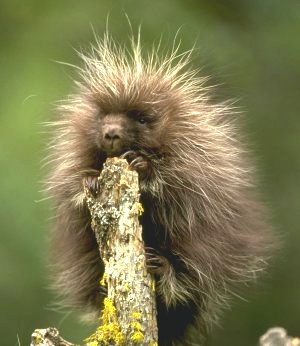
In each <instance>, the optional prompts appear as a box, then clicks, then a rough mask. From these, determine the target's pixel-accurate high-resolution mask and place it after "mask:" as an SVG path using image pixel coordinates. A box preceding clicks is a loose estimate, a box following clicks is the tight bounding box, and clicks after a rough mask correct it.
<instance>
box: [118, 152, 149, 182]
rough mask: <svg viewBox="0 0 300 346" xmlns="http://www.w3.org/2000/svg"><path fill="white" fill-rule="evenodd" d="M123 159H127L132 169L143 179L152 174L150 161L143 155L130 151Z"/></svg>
mask: <svg viewBox="0 0 300 346" xmlns="http://www.w3.org/2000/svg"><path fill="white" fill-rule="evenodd" d="M121 157H122V158H123V159H126V160H127V161H128V162H129V164H130V167H132V169H134V170H136V171H137V172H138V173H139V174H140V175H141V177H142V178H145V177H147V176H149V175H150V174H151V165H150V161H149V160H148V158H147V157H146V156H144V155H142V154H141V153H139V152H136V151H133V150H130V151H127V152H126V153H124V154H123V155H122V156H121Z"/></svg>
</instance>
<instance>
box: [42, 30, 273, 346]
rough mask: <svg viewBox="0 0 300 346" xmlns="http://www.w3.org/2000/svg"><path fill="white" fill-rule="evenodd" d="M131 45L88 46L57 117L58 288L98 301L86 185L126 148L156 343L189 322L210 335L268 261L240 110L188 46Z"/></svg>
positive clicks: (87, 302) (183, 339) (181, 336)
mask: <svg viewBox="0 0 300 346" xmlns="http://www.w3.org/2000/svg"><path fill="white" fill-rule="evenodd" d="M130 47H131V48H129V49H127V48H125V47H124V46H123V45H121V44H118V43H116V42H114V41H113V39H112V38H110V36H109V35H106V36H105V38H104V39H103V40H99V41H98V42H97V44H96V45H95V46H94V47H93V48H92V50H91V52H90V53H86V54H82V53H81V54H80V55H81V58H82V61H83V66H82V67H81V68H79V71H80V73H79V74H80V80H79V81H77V82H76V91H75V93H74V94H73V95H71V96H70V97H69V98H68V100H67V101H65V102H63V103H62V105H61V106H60V111H59V113H60V116H59V118H58V119H57V120H55V121H54V122H53V123H52V125H53V127H54V129H53V139H52V142H51V144H50V145H49V151H50V156H49V158H48V161H49V165H50V167H51V173H50V175H49V177H48V179H47V189H48V193H49V194H50V196H51V197H53V200H54V206H55V215H56V219H55V220H56V221H55V227H54V232H53V242H52V248H53V251H54V254H55V255H54V256H53V257H52V258H53V261H55V263H54V268H55V270H54V272H55V275H56V284H55V286H56V289H57V291H58V293H59V294H60V295H61V297H62V298H64V301H65V304H67V305H68V306H71V307H84V308H85V309H86V310H87V311H92V310H94V309H95V308H96V309H97V307H98V309H99V306H100V304H101V302H102V300H103V294H102V292H101V290H99V280H100V278H101V276H102V274H103V271H104V268H103V265H101V258H100V255H99V250H98V246H97V243H96V240H95V236H94V234H93V232H92V230H91V225H90V215H89V212H88V209H87V206H86V205H85V203H84V201H83V200H82V198H81V196H82V183H83V181H85V183H86V184H89V186H90V187H91V188H93V186H95V184H96V177H97V176H98V175H99V171H101V169H102V167H103V163H104V162H105V160H106V158H107V157H112V156H123V157H125V158H126V159H127V160H128V161H129V163H130V164H131V166H132V167H133V168H134V169H136V170H137V171H138V173H139V177H140V188H141V202H142V204H143V207H144V210H145V212H144V214H143V216H142V217H141V223H142V226H143V237H144V241H145V244H146V249H147V259H148V260H147V261H148V266H149V269H150V270H151V271H152V272H153V273H154V275H155V278H156V282H157V309H158V328H159V344H160V345H166V346H168V345H185V344H186V345H189V341H188V340H189V338H188V335H189V331H190V330H191V329H192V328H193V327H194V328H195V329H196V330H198V331H199V332H200V333H201V334H202V335H203V334H205V332H206V329H207V326H209V325H210V323H211V321H214V320H215V319H216V318H217V316H218V313H219V310H221V309H222V307H224V306H225V305H226V304H227V303H226V302H227V297H228V293H230V292H231V291H233V292H235V287H236V286H237V283H239V282H248V281H249V280H251V279H253V278H254V277H255V275H256V273H257V272H258V271H261V270H262V269H264V267H265V259H266V256H267V251H266V249H268V244H269V242H270V239H271V236H270V232H269V226H268V223H267V222H265V215H264V214H265V213H264V207H263V205H262V203H261V202H260V201H259V200H258V198H257V197H256V193H255V191H254V190H255V189H254V188H253V187H254V185H255V184H254V179H253V175H254V174H253V169H252V164H251V160H249V159H248V158H247V157H248V156H249V155H248V153H247V150H245V145H244V144H243V143H242V141H241V140H240V139H239V133H238V132H239V131H238V126H237V121H236V119H235V118H236V116H234V113H235V112H234V111H233V109H232V107H231V106H230V104H229V103H228V102H219V103H216V102H214V101H212V98H211V97H210V93H211V91H210V88H208V87H206V86H205V85H206V78H204V77H201V76H199V73H198V71H195V70H193V69H192V68H191V67H190V64H191V62H190V60H191V54H192V52H191V51H190V52H186V53H182V54H180V53H179V52H178V47H177V48H173V49H172V50H171V51H170V52H169V53H165V54H162V57H160V56H159V54H160V53H159V50H155V49H153V51H151V52H149V53H148V55H147V54H144V52H143V51H142V49H141V45H140V40H139V39H138V40H136V41H135V40H132V42H131V46H130Z"/></svg>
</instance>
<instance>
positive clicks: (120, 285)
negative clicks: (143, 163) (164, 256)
mask: <svg viewBox="0 0 300 346" xmlns="http://www.w3.org/2000/svg"><path fill="white" fill-rule="evenodd" d="M98 185H99V189H98V190H99V193H98V194H97V196H96V197H95V196H94V195H93V193H92V192H91V191H90V190H89V189H88V187H87V186H85V188H84V194H85V200H86V202H87V205H88V207H89V210H90V213H91V218H92V228H93V230H94V232H95V235H96V238H97V241H98V245H99V251H100V254H101V258H102V259H103V261H104V264H105V274H104V277H103V278H102V280H101V281H100V283H99V285H105V286H107V292H108V295H107V298H106V299H105V300H104V309H103V311H102V314H101V318H100V322H101V323H100V326H99V327H98V328H97V330H96V331H95V333H94V334H93V335H91V336H90V337H89V338H88V339H86V341H85V342H86V345H87V346H102V345H103V346H117V345H124V346H125V345H126V346H130V345H134V346H137V345H140V346H156V345H157V339H158V336H157V323H156V301H155V281H154V279H153V278H152V277H151V275H150V274H149V273H147V269H146V256H145V248H144V243H143V239H142V229H141V226H140V225H139V220H138V217H139V214H140V213H142V211H143V209H142V206H141V204H140V203H139V183H138V174H137V173H136V172H134V171H132V170H131V169H130V167H129V165H128V163H127V161H126V160H122V159H117V158H113V159H108V160H107V162H106V164H105V166H104V168H103V170H102V172H101V175H100V177H99V178H98ZM99 309H100V307H99ZM99 313H100V311H99ZM37 345H39V346H75V345H74V344H72V343H70V342H67V341H65V340H64V339H63V338H61V337H60V336H59V332H58V330H57V329H55V328H48V329H36V330H35V332H34V333H33V334H32V342H31V346H37Z"/></svg>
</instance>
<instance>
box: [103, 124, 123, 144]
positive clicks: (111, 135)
mask: <svg viewBox="0 0 300 346" xmlns="http://www.w3.org/2000/svg"><path fill="white" fill-rule="evenodd" d="M104 139H105V140H106V141H109V142H113V141H114V140H116V139H120V135H119V129H118V128H117V127H115V126H109V127H108V128H106V131H105V133H104Z"/></svg>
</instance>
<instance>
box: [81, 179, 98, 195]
mask: <svg viewBox="0 0 300 346" xmlns="http://www.w3.org/2000/svg"><path fill="white" fill-rule="evenodd" d="M82 185H83V186H84V187H86V188H87V189H88V190H89V191H90V192H91V194H92V195H93V196H94V197H96V196H97V194H98V191H99V180H98V176H96V175H87V176H86V177H84V178H83V179H82Z"/></svg>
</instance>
